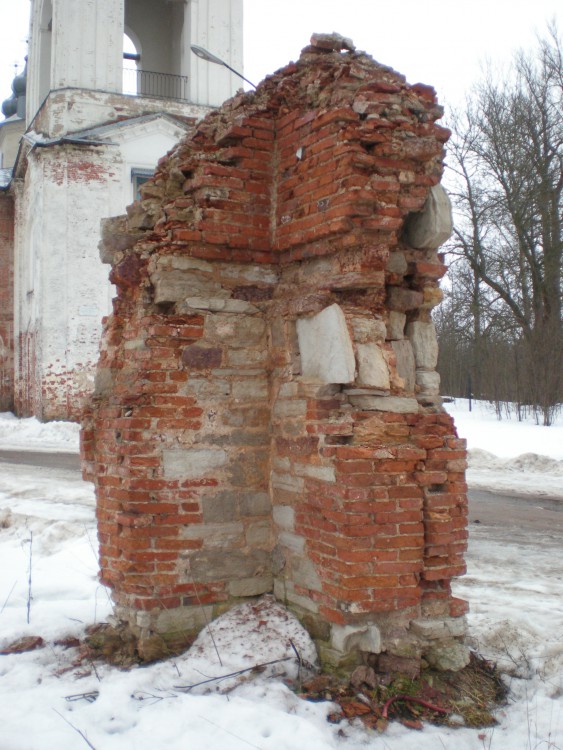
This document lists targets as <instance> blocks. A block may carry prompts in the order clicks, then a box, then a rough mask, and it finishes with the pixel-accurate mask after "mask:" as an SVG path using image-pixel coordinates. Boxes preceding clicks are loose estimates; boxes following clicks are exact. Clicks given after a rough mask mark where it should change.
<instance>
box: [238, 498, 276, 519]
mask: <svg viewBox="0 0 563 750" xmlns="http://www.w3.org/2000/svg"><path fill="white" fill-rule="evenodd" d="M238 503H239V511H240V514H241V516H263V515H266V514H267V513H269V512H270V510H271V507H272V505H271V502H270V495H269V494H268V493H267V492H241V493H240V494H239V495H238Z"/></svg>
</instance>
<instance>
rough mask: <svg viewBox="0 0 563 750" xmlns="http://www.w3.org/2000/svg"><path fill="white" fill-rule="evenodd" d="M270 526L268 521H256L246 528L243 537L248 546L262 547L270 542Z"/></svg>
mask: <svg viewBox="0 0 563 750" xmlns="http://www.w3.org/2000/svg"><path fill="white" fill-rule="evenodd" d="M271 530H272V526H271V523H270V521H269V520H268V521H256V523H251V524H249V525H248V526H247V528H246V533H245V538H246V543H247V544H248V546H249V547H264V546H266V545H268V544H269V543H270V539H271Z"/></svg>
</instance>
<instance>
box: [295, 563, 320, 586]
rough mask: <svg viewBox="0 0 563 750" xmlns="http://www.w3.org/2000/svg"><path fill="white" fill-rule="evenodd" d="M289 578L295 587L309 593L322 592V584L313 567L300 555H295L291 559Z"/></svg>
mask: <svg viewBox="0 0 563 750" xmlns="http://www.w3.org/2000/svg"><path fill="white" fill-rule="evenodd" d="M291 578H292V580H293V582H294V583H295V584H297V586H302V587H303V588H306V589H310V590H311V591H321V590H322V582H321V579H320V578H319V574H318V573H317V570H316V568H315V566H314V565H313V563H312V562H311V561H310V560H309V559H308V558H306V557H304V556H302V555H297V556H295V557H293V558H292V559H291Z"/></svg>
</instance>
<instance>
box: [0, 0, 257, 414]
mask: <svg viewBox="0 0 563 750" xmlns="http://www.w3.org/2000/svg"><path fill="white" fill-rule="evenodd" d="M194 44H195V45H198V46H200V47H203V48H205V49H206V50H209V52H211V53H213V54H214V55H216V56H217V57H219V58H220V59H221V60H223V61H224V62H225V63H226V64H227V65H228V66H230V67H231V68H233V69H234V70H237V71H242V0H80V1H79V2H78V1H77V0H31V21H30V36H29V55H28V62H27V72H26V74H24V75H21V76H18V77H17V78H16V79H15V81H14V84H13V87H12V88H13V94H12V97H11V98H10V99H9V100H7V101H6V102H4V105H3V111H4V114H5V116H6V119H5V120H4V121H3V122H0V158H1V163H0V410H9V409H11V410H14V411H15V412H16V413H17V414H18V415H20V416H32V415H35V416H37V417H38V418H39V419H42V420H48V419H75V418H77V417H78V415H79V413H80V408H81V402H82V399H83V397H84V396H86V395H87V394H88V393H89V392H90V390H91V387H92V384H93V375H94V368H95V364H96V362H97V358H98V342H99V337H100V333H101V321H102V318H103V316H105V315H107V314H108V313H109V312H110V310H111V298H112V288H111V285H110V283H109V281H108V267H107V266H104V265H103V264H102V262H101V260H100V258H99V251H98V242H99V238H100V221H101V219H103V218H106V217H109V216H115V215H118V214H123V213H125V208H126V206H127V205H129V204H130V203H132V201H133V200H134V199H135V196H136V191H137V189H138V186H139V185H140V184H141V182H142V181H143V180H145V179H147V178H148V177H149V176H150V175H151V174H152V172H153V170H154V167H155V165H156V162H157V161H158V159H159V158H160V157H161V156H163V155H164V154H165V153H166V152H167V151H168V150H170V149H171V148H172V147H173V146H174V145H175V143H177V141H178V140H179V139H180V138H182V136H183V135H184V134H185V133H186V132H187V130H188V129H189V128H190V126H191V124H192V123H193V122H194V121H195V120H197V119H199V118H201V117H202V116H203V115H204V114H205V113H206V112H207V111H208V110H209V108H210V107H214V106H218V105H220V104H221V103H222V102H223V101H224V100H225V99H227V98H229V97H230V96H232V95H233V94H234V93H235V92H236V90H237V89H238V88H240V85H241V81H240V78H239V77H237V76H236V75H235V74H234V73H232V72H230V70H229V69H228V68H227V67H225V66H222V65H213V64H210V63H209V62H207V61H206V60H202V59H200V58H199V57H197V56H196V55H195V54H194V53H193V51H192V50H191V47H192V45H194ZM6 93H7V92H6Z"/></svg>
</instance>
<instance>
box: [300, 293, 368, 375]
mask: <svg viewBox="0 0 563 750" xmlns="http://www.w3.org/2000/svg"><path fill="white" fill-rule="evenodd" d="M297 336H298V339H299V352H300V354H301V370H302V373H303V375H304V376H305V377H307V378H315V379H317V380H321V381H323V382H324V383H351V382H352V381H353V380H354V374H355V367H356V362H355V358H354V350H353V348H352V341H351V339H350V334H349V332H348V326H347V325H346V319H345V317H344V313H343V312H342V309H341V308H340V307H339V306H338V305H336V304H334V305H330V307H325V309H324V310H322V312H320V313H318V314H317V315H313V316H312V317H311V318H300V319H299V320H298V321H297Z"/></svg>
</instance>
